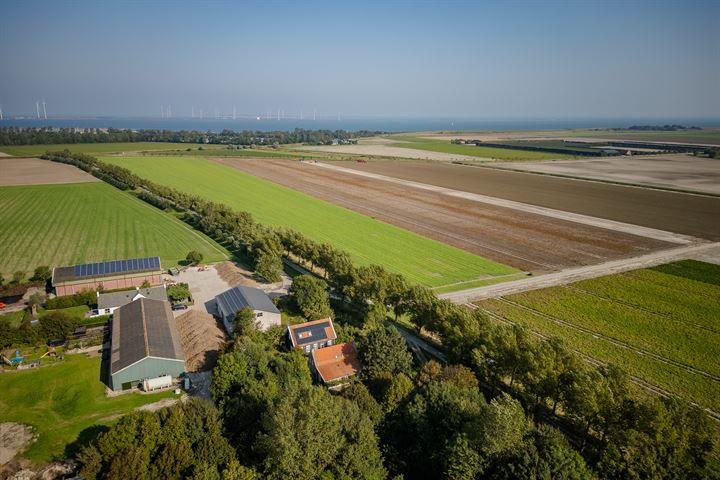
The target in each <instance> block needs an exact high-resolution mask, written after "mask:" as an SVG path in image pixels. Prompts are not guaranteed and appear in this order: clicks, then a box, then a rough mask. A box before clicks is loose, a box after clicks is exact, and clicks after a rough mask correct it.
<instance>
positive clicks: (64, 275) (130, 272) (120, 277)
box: [52, 257, 163, 297]
mask: <svg viewBox="0 0 720 480" xmlns="http://www.w3.org/2000/svg"><path fill="white" fill-rule="evenodd" d="M162 274H163V270H162V267H161V266H160V258H159V257H148V258H134V259H130V260H114V261H110V262H98V263H85V264H82V265H73V266H69V267H56V268H54V269H53V276H52V285H53V287H55V294H56V295H57V296H58V297H62V296H65V295H73V294H75V293H78V292H79V291H81V290H88V289H90V290H97V289H98V288H100V286H102V287H103V289H105V290H119V289H124V288H135V287H140V286H142V284H143V283H145V282H147V283H149V284H150V285H160V284H162V281H163V279H162Z"/></svg>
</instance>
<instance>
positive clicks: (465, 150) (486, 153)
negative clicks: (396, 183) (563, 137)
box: [390, 136, 575, 161]
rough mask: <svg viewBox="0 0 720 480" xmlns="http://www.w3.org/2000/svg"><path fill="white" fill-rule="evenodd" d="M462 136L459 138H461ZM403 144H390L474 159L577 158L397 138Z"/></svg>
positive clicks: (424, 139)
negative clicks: (467, 156) (468, 156)
mask: <svg viewBox="0 0 720 480" xmlns="http://www.w3.org/2000/svg"><path fill="white" fill-rule="evenodd" d="M461 137H462V136H460V137H459V138H461ZM393 138H397V139H398V140H403V143H394V144H390V146H391V147H398V148H414V149H417V150H427V151H430V152H442V153H455V154H458V155H470V156H473V157H482V158H492V159H495V160H505V161H526V160H551V159H569V158H575V157H573V156H572V155H563V154H559V153H547V152H526V151H522V150H511V149H509V148H493V147H476V146H475V145H456V144H452V143H450V142H449V141H447V140H431V139H426V138H418V137H409V136H396V137H393Z"/></svg>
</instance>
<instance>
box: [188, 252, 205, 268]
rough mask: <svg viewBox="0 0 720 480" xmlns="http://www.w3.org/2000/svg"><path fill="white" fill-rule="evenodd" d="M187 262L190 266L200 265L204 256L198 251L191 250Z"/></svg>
mask: <svg viewBox="0 0 720 480" xmlns="http://www.w3.org/2000/svg"><path fill="white" fill-rule="evenodd" d="M185 260H187V262H188V263H189V264H190V265H198V264H200V263H202V261H203V254H202V253H200V252H198V251H197V250H191V251H190V252H188V254H187V255H186V256H185Z"/></svg>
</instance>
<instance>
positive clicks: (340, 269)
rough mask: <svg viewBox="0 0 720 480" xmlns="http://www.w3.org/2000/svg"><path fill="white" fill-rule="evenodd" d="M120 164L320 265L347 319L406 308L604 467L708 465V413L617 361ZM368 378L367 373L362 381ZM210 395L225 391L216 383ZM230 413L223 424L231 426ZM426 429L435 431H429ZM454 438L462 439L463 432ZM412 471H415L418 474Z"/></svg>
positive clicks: (180, 204) (674, 469)
mask: <svg viewBox="0 0 720 480" xmlns="http://www.w3.org/2000/svg"><path fill="white" fill-rule="evenodd" d="M96 168H98V169H102V168H103V164H102V163H101V162H97V163H96ZM121 174H122V175H123V177H122V178H126V177H128V176H129V179H130V181H131V183H133V184H136V185H138V186H140V187H141V188H143V189H145V190H147V191H149V192H150V193H151V194H152V195H154V196H156V197H159V198H162V199H164V200H165V201H167V202H169V203H170V204H172V205H173V206H174V208H178V209H181V210H184V211H185V212H186V216H187V220H188V221H190V222H191V223H193V224H195V225H197V226H198V228H200V229H202V230H203V231H204V232H205V233H207V234H208V235H210V236H211V237H213V238H215V239H216V240H218V241H221V242H224V243H225V244H226V245H230V246H231V247H232V248H235V249H237V250H239V251H242V252H244V253H246V254H247V255H249V256H250V257H251V258H253V259H255V261H256V263H257V264H258V265H259V266H260V263H261V262H260V260H261V259H270V260H271V261H272V262H276V263H277V264H278V265H276V266H277V268H278V269H279V268H280V266H281V265H279V263H280V258H281V256H282V255H289V256H291V257H292V258H294V259H300V260H301V261H304V262H305V264H306V265H307V266H309V267H310V268H312V269H314V270H315V271H318V272H321V274H322V276H323V277H324V279H325V281H326V282H327V284H328V285H329V287H330V288H331V290H332V292H333V297H335V298H337V299H338V300H337V302H336V309H337V310H338V313H341V314H342V315H347V316H349V317H350V318H352V319H354V322H355V323H356V325H360V326H361V327H362V326H368V325H376V324H377V323H379V322H380V321H381V320H383V319H385V318H386V316H387V314H388V313H389V311H393V312H394V313H395V314H396V315H400V314H405V315H407V316H408V317H409V318H410V320H411V321H412V322H413V324H414V325H415V326H416V327H417V328H418V329H425V330H427V331H429V332H432V333H434V334H435V335H437V336H438V337H439V338H441V339H442V343H443V348H444V350H445V352H446V354H447V356H448V357H449V358H450V360H451V361H452V362H453V363H456V364H459V365H464V366H466V367H467V368H469V369H471V370H472V373H473V374H474V375H475V377H476V378H477V379H479V381H480V383H479V384H480V386H481V387H482V388H483V390H484V391H485V392H486V393H487V394H488V395H490V396H493V395H497V394H498V393H500V392H505V393H507V394H509V395H510V396H511V397H512V398H513V399H514V401H516V402H517V404H518V405H520V406H521V407H522V409H523V411H524V412H525V414H526V415H527V418H528V419H532V420H534V421H535V422H552V423H557V422H561V424H562V425H563V428H564V430H565V431H566V432H568V433H569V434H570V435H571V438H573V439H574V440H575V443H576V445H577V447H578V448H579V451H580V452H581V453H582V455H583V457H584V458H585V459H586V460H587V461H588V462H589V463H590V464H591V465H593V466H594V467H595V468H596V469H597V470H598V471H601V472H602V475H603V476H604V477H607V478H627V477H628V476H633V475H637V477H638V478H644V477H646V476H652V475H655V476H670V477H672V476H677V477H682V476H686V478H693V477H695V478H702V477H703V476H705V475H706V474H708V472H709V468H710V467H709V466H708V461H709V460H710V454H711V452H712V449H713V443H714V432H713V430H712V428H711V426H710V425H709V419H708V418H707V417H706V416H705V415H704V414H703V413H702V412H700V411H699V410H698V409H695V408H691V407H689V406H688V405H686V404H684V403H682V402H676V401H671V400H658V399H650V400H645V399H638V398H639V396H638V395H635V394H634V392H633V391H632V388H631V385H630V382H629V381H628V377H627V375H625V374H624V373H623V372H622V371H620V370H619V369H618V368H615V367H605V366H602V367H595V366H591V365H588V364H586V363H584V362H582V361H581V360H580V359H579V358H578V357H577V356H576V355H575V354H574V353H573V352H571V351H569V350H568V349H567V348H566V347H565V346H564V345H563V344H562V343H561V342H560V341H559V340H552V341H540V340H537V339H536V338H534V337H533V336H532V335H531V334H530V332H529V331H528V330H526V329H524V328H522V327H519V326H504V325H500V324H497V323H494V322H491V321H490V320H489V319H488V318H487V317H486V316H485V315H484V314H483V313H481V312H480V311H477V310H476V311H471V310H469V309H466V308H464V307H459V306H456V305H453V304H451V303H450V302H448V301H444V300H440V299H438V298H437V297H436V296H435V295H434V294H433V293H432V291H430V290H429V289H427V288H424V287H422V286H418V285H409V284H408V283H407V282H406V280H405V279H404V278H403V277H402V276H400V275H397V274H393V273H390V272H387V271H386V270H385V269H384V268H383V267H381V266H377V265H373V266H364V267H357V268H356V267H355V266H354V265H353V263H352V261H351V258H350V256H349V255H348V254H347V253H346V252H342V251H339V250H337V249H335V248H334V247H332V246H331V245H327V244H318V243H317V242H314V241H312V240H310V239H308V238H306V237H305V236H303V235H302V234H300V233H298V232H295V231H291V230H287V229H271V228H268V227H265V226H263V225H260V224H257V223H256V222H255V221H254V220H253V218H252V216H251V215H250V214H249V213H247V212H234V211H233V210H231V209H229V208H228V207H226V206H224V205H219V204H214V203H212V202H207V201H205V200H204V199H202V198H200V197H196V196H193V195H188V194H186V193H183V192H178V191H176V190H174V189H171V188H168V187H163V186H159V185H155V184H153V183H151V182H148V181H146V180H143V179H141V178H139V177H137V176H134V175H133V174H132V173H131V172H129V171H125V172H121ZM122 181H123V183H126V182H125V180H122ZM308 290H309V291H311V292H312V291H313V290H314V289H313V288H310V287H308ZM298 300H299V299H298ZM299 304H300V303H299ZM301 308H303V307H302V306H301ZM309 313H310V312H309ZM323 313H324V312H323ZM316 315H317V314H316V313H313V316H316ZM243 368H244V367H243ZM393 374H396V372H391V373H390V375H393ZM375 383H376V382H375V379H373V380H372V383H371V384H372V385H375ZM405 383H407V382H405ZM411 383H412V382H411ZM380 384H382V382H380ZM218 395H220V396H222V397H224V396H225V395H224V394H223V393H221V392H218ZM478 395H479V393H478ZM218 398H219V397H218ZM418 401H420V400H418ZM418 408H419V407H418ZM446 414H449V412H446ZM252 418H255V419H257V418H258V417H257V416H256V417H252ZM236 421H238V422H241V419H239V418H238V419H237V420H236ZM233 422H235V420H232V421H230V423H229V424H227V428H228V429H230V430H232V431H235V430H236V425H235V423H233ZM458 425H459V424H458ZM241 430H242V428H241ZM448 431H449V430H448ZM533 432H534V430H533ZM528 435H531V436H533V435H535V433H532V434H531V433H528V432H527V431H524V433H523V435H522V438H523V442H525V441H528V442H530V437H528ZM431 437H432V438H433V439H438V438H442V436H439V435H437V434H433V435H431ZM417 438H421V437H417ZM532 438H533V440H532V441H533V442H535V443H534V444H533V445H534V447H533V448H535V449H539V448H540V446H539V445H540V444H538V442H540V443H542V442H544V441H545V440H538V439H537V438H535V437H534V436H533V437H532ZM542 438H544V437H542ZM451 440H452V439H450V438H445V439H443V441H447V442H451ZM467 441H468V442H470V440H469V439H468V440H467ZM457 442H459V443H458V445H464V442H466V439H457ZM471 444H472V442H471ZM473 445H476V446H477V445H479V444H478V443H474V444H473ZM542 445H544V443H542ZM436 446H437V445H435V446H434V447H436ZM434 447H433V448H434ZM428 448H429V447H427V446H422V445H421V446H419V447H418V452H419V453H418V455H417V458H414V461H413V462H410V461H409V460H410V458H409V457H407V455H406V451H405V450H402V449H398V450H399V451H398V458H397V460H393V461H392V464H393V465H394V467H393V469H394V470H396V471H398V472H400V473H403V472H404V473H410V472H411V471H413V472H414V470H412V469H413V468H414V467H413V465H415V463H416V462H420V464H422V463H423V462H422V460H423V459H425V461H426V462H429V463H433V462H430V460H429V459H431V458H437V457H436V456H435V454H434V453H433V452H434V450H432V449H430V450H428ZM458 448H460V446H458ZM528 448H530V447H528ZM437 451H439V450H437ZM629 452H632V454H629ZM480 453H481V452H480ZM480 453H478V455H480ZM481 456H482V455H481ZM648 459H653V470H652V475H650V473H649V472H651V471H650V470H648V469H647V463H648V462H649V460H648ZM435 463H437V462H435ZM435 463H433V464H435ZM431 467H432V465H429V464H428V465H427V468H428V469H430V470H427V471H436V470H432V469H431ZM480 471H485V470H484V469H483V470H478V472H480ZM688 472H689V473H688ZM421 473H422V472H417V474H418V475H420V476H421V477H422V475H421Z"/></svg>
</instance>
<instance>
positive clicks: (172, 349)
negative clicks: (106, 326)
mask: <svg viewBox="0 0 720 480" xmlns="http://www.w3.org/2000/svg"><path fill="white" fill-rule="evenodd" d="M147 357H155V358H164V359H170V360H181V361H183V362H184V361H185V357H184V355H183V351H182V348H181V347H180V340H179V337H178V333H177V330H176V329H175V319H174V318H173V315H172V312H171V310H170V304H169V303H168V302H162V301H158V300H151V299H148V298H139V299H137V300H135V301H134V302H131V303H128V304H127V305H125V306H122V307H120V308H118V309H117V310H115V314H114V315H113V320H112V339H111V353H110V373H111V374H115V373H117V372H119V371H120V370H123V369H125V368H127V367H129V366H130V365H132V364H134V363H137V362H139V361H140V360H142V359H144V358H147Z"/></svg>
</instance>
